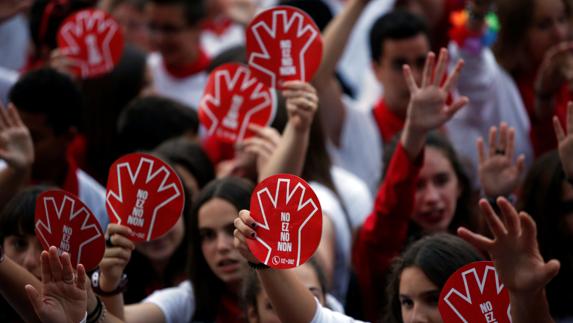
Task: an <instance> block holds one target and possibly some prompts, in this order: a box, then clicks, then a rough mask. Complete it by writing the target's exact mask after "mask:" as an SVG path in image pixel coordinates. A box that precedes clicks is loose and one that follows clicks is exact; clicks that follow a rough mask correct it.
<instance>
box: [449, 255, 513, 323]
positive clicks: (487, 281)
mask: <svg viewBox="0 0 573 323" xmlns="http://www.w3.org/2000/svg"><path fill="white" fill-rule="evenodd" d="M438 307H439V310H440V314H441V315H442V319H443V320H444V323H454V322H455V323H457V322H464V323H467V322H484V323H485V322H500V323H501V322H507V323H509V322H511V318H510V316H511V315H510V312H509V310H510V308H509V295H508V294H507V290H506V289H505V288H504V286H503V283H502V282H501V280H500V278H499V276H498V275H497V272H496V271H495V267H494V266H493V262H491V261H478V262H474V263H471V264H468V265H466V266H464V267H462V268H460V269H458V270H457V271H456V272H455V273H454V274H453V275H452V276H450V278H449V279H448V281H447V282H446V284H445V285H444V287H443V288H442V292H441V293H440V301H439V304H438Z"/></svg>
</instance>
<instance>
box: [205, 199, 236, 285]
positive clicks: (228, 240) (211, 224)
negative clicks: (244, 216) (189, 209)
mask: <svg viewBox="0 0 573 323" xmlns="http://www.w3.org/2000/svg"><path fill="white" fill-rule="evenodd" d="M238 214H239V210H237V209H236V208H235V207H234V206H233V205H232V204H231V203H229V202H227V201H226V200H223V199H221V198H217V197H216V198H213V199H212V200H210V201H208V202H207V203H205V204H204V205H203V206H202V207H201V208H200V209H199V235H200V239H201V250H202V251H203V256H204V257H205V261H206V262H207V264H208V265H209V268H211V270H212V271H213V273H214V274H215V276H217V277H218V278H219V279H221V280H222V281H223V282H224V283H225V284H230V285H232V286H234V287H238V286H240V283H241V281H242V277H243V273H244V272H245V270H246V266H245V263H246V262H245V260H244V258H242V257H241V255H240V254H239V252H238V251H237V249H235V247H234V246H233V231H234V230H235V225H234V224H233V221H234V220H235V218H236V217H237V216H238Z"/></svg>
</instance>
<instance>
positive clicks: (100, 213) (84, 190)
mask: <svg viewBox="0 0 573 323" xmlns="http://www.w3.org/2000/svg"><path fill="white" fill-rule="evenodd" d="M76 175H77V177H78V197H79V198H80V200H81V201H82V202H84V203H85V204H86V206H87V207H88V208H89V209H90V210H91V211H92V213H93V214H94V215H95V217H96V218H97V220H98V222H99V224H100V225H101V228H102V230H103V231H104V232H105V230H106V229H107V225H108V224H109V217H108V216H107V211H106V209H105V189H104V188H103V187H102V186H101V185H100V184H99V183H98V182H97V181H96V180H95V179H93V178H92V177H91V176H90V175H88V174H87V173H86V172H84V171H83V170H81V169H79V168H78V170H77V172H76Z"/></svg>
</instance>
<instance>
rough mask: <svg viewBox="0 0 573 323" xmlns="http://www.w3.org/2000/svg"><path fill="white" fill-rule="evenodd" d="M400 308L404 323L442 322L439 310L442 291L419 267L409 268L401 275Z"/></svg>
mask: <svg viewBox="0 0 573 323" xmlns="http://www.w3.org/2000/svg"><path fill="white" fill-rule="evenodd" d="M399 288H400V290H399V297H400V308H401V309H402V321H403V322H404V323H438V322H442V317H441V316H440V311H439V310H438V300H439V297H440V290H439V289H438V287H437V286H436V285H434V283H432V282H431V281H430V280H429V279H428V277H427V276H426V274H424V272H423V271H422V270H421V269H420V268H418V267H408V268H406V269H404V270H403V271H402V274H401V275H400V287H399Z"/></svg>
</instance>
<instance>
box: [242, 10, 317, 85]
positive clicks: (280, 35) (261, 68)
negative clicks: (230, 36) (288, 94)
mask: <svg viewBox="0 0 573 323" xmlns="http://www.w3.org/2000/svg"><path fill="white" fill-rule="evenodd" d="M246 42H247V58H248V62H249V67H250V68H251V70H252V72H253V74H254V75H255V76H256V77H257V78H259V79H260V80H261V81H262V82H264V83H265V84H267V85H269V86H271V87H275V88H282V83H283V82H285V81H293V80H299V81H307V82H308V81H310V80H311V79H312V77H313V76H314V74H315V73H316V71H317V70H318V67H319V66H320V62H321V60H322V38H321V36H320V30H319V29H318V27H317V26H316V24H315V23H314V21H313V20H312V18H310V17H309V16H308V15H307V14H306V13H305V12H304V11H302V10H300V9H297V8H294V7H289V6H278V7H274V8H270V9H268V10H265V11H263V12H261V13H260V14H258V15H257V16H256V17H255V19H253V20H252V21H251V23H249V26H248V28H247V39H246Z"/></svg>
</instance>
